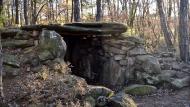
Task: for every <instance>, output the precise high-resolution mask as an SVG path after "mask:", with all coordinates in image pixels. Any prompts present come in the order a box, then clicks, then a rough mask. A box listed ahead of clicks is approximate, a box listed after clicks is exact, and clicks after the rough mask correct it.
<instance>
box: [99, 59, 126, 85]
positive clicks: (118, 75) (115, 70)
mask: <svg viewBox="0 0 190 107" xmlns="http://www.w3.org/2000/svg"><path fill="white" fill-rule="evenodd" d="M101 76H102V77H101V83H103V84H104V85H106V86H108V87H112V88H119V87H122V86H123V85H124V84H125V71H124V70H122V67H121V66H120V64H119V63H118V62H116V61H115V60H114V59H112V58H110V59H108V60H106V62H105V63H104V65H103V71H102V75H101Z"/></svg>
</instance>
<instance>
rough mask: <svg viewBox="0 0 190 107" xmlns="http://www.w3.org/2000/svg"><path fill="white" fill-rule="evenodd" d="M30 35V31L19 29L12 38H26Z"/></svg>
mask: <svg viewBox="0 0 190 107" xmlns="http://www.w3.org/2000/svg"><path fill="white" fill-rule="evenodd" d="M31 36H32V34H31V33H30V32H27V31H23V30H21V31H20V32H18V33H17V34H16V36H15V37H14V39H17V40H28V39H30V38H31Z"/></svg>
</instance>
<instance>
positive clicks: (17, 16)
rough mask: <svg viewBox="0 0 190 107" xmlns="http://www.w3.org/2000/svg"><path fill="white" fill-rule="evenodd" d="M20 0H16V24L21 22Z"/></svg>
mask: <svg viewBox="0 0 190 107" xmlns="http://www.w3.org/2000/svg"><path fill="white" fill-rule="evenodd" d="M18 5H19V3H18V0H15V7H16V10H15V11H16V17H15V24H19V10H18Z"/></svg>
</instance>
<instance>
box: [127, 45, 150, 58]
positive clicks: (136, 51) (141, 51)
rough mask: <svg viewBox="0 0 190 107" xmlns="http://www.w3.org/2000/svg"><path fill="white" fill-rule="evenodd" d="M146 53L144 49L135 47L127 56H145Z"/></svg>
mask: <svg viewBox="0 0 190 107" xmlns="http://www.w3.org/2000/svg"><path fill="white" fill-rule="evenodd" d="M146 54H147V52H146V50H145V49H144V47H135V48H133V49H131V50H129V52H128V55H129V56H137V55H146Z"/></svg>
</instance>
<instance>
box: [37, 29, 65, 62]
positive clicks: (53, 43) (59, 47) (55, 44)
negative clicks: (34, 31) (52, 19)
mask: <svg viewBox="0 0 190 107" xmlns="http://www.w3.org/2000/svg"><path fill="white" fill-rule="evenodd" d="M66 49H67V45H66V43H65V42H64V40H63V38H62V37H61V35H59V34H58V33H56V32H55V31H49V30H43V31H42V34H41V35H40V37H39V46H38V50H39V53H38V55H39V58H40V60H48V59H52V57H53V58H62V59H64V56H65V54H66Z"/></svg>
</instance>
